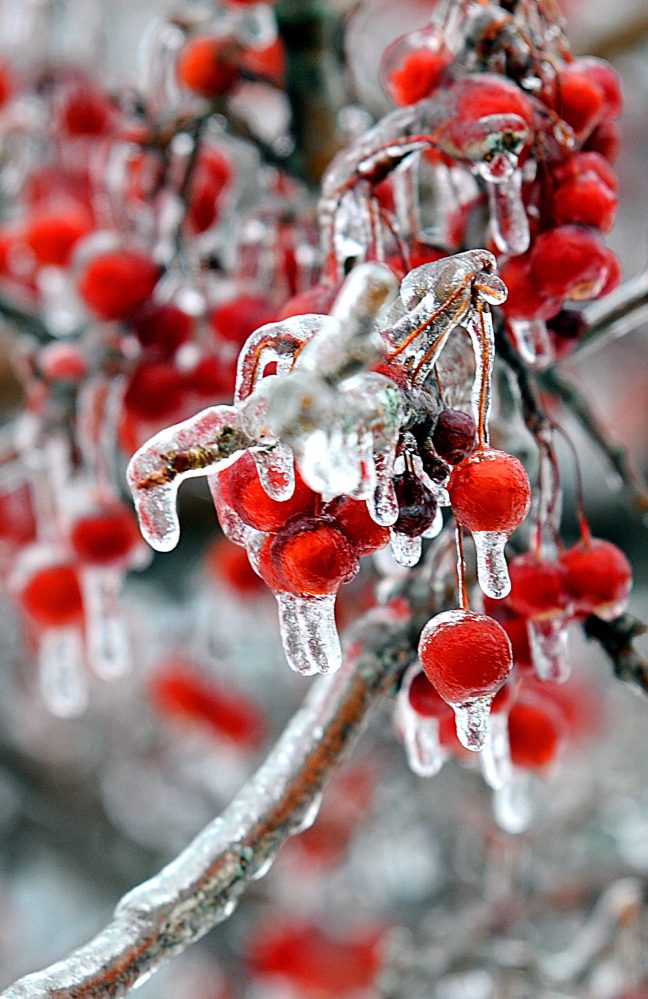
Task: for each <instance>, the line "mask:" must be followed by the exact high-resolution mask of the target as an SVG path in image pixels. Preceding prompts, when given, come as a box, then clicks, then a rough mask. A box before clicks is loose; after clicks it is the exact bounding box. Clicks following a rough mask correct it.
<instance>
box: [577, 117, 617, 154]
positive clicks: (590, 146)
mask: <svg viewBox="0 0 648 999" xmlns="http://www.w3.org/2000/svg"><path fill="white" fill-rule="evenodd" d="M583 149H585V150H588V151H589V150H591V151H592V152H596V153H600V155H601V156H604V157H605V159H606V160H607V161H608V163H614V162H615V161H616V159H617V157H618V155H619V152H620V150H621V137H620V135H619V129H618V128H617V126H616V125H615V123H614V122H613V121H602V122H601V124H600V125H597V127H596V128H595V129H594V131H593V132H592V134H591V135H590V136H589V137H588V139H587V142H586V143H585V144H584V146H583Z"/></svg>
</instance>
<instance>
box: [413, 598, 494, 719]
mask: <svg viewBox="0 0 648 999" xmlns="http://www.w3.org/2000/svg"><path fill="white" fill-rule="evenodd" d="M419 658H420V660H421V665H422V666H423V670H424V672H425V675H426V676H427V678H428V680H429V681H430V683H432V684H433V685H434V687H435V688H436V689H437V690H438V692H439V694H440V695H441V697H443V699H444V700H445V701H447V702H448V703H449V704H464V703H466V702H467V701H470V700H472V699H474V698H477V697H485V696H488V695H490V694H494V693H495V692H496V691H497V690H498V689H499V688H500V687H501V685H502V684H503V683H504V681H505V680H506V678H507V676H508V675H509V673H510V672H511V667H512V666H513V653H512V650H511V643H510V642H509V640H508V636H507V634H506V632H505V631H504V629H503V628H502V626H501V625H500V624H498V622H497V621H495V620H494V619H493V618H492V617H488V616H487V615H485V614H477V613H475V612H474V611H469V610H452V611H445V612H444V613H442V614H437V615H436V617H433V618H432V619H431V620H430V621H428V623H427V624H426V626H425V628H424V629H423V632H422V634H421V640H420V642H419Z"/></svg>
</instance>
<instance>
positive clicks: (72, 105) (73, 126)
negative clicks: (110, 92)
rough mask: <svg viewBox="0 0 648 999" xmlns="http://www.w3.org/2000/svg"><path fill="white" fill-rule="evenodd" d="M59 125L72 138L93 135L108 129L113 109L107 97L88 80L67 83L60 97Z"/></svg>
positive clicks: (103, 132)
mask: <svg viewBox="0 0 648 999" xmlns="http://www.w3.org/2000/svg"><path fill="white" fill-rule="evenodd" d="M59 116H60V122H61V126H62V128H63V129H64V131H66V132H67V134H68V135H69V136H71V137H73V138H78V137H80V136H88V137H94V136H98V135H104V134H105V133H106V132H108V131H109V129H110V127H111V124H112V120H113V109H112V105H111V103H110V101H109V100H108V97H107V96H106V95H105V94H104V93H103V92H102V91H101V90H99V89H98V88H97V87H95V85H94V84H92V83H90V81H89V80H80V81H77V82H75V83H71V84H69V85H68V86H67V87H66V88H65V90H64V91H63V93H62V95H61V99H60V107H59Z"/></svg>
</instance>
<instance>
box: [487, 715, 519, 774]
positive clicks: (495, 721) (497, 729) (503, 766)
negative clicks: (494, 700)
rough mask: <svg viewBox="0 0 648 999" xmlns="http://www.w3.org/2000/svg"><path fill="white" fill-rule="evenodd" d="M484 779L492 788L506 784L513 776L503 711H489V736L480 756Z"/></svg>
mask: <svg viewBox="0 0 648 999" xmlns="http://www.w3.org/2000/svg"><path fill="white" fill-rule="evenodd" d="M480 762H481V768H482V774H483V776H484V780H485V781H486V783H487V784H488V786H489V787H492V788H493V790H499V789H500V788H503V787H504V786H505V785H506V784H508V783H509V782H510V781H511V779H512V776H513V764H512V763H511V750H510V746H509V738H508V715H507V713H506V712H505V711H497V712H491V715H490V736H489V738H488V739H487V740H486V744H485V745H484V749H483V752H482V754H481V757H480Z"/></svg>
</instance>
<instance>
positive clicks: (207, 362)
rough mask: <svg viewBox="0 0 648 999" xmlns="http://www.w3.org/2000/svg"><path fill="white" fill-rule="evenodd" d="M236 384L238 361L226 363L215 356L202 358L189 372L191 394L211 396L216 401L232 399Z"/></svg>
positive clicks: (188, 384) (233, 359) (187, 383)
mask: <svg viewBox="0 0 648 999" xmlns="http://www.w3.org/2000/svg"><path fill="white" fill-rule="evenodd" d="M235 384H236V360H235V358H230V359H229V360H227V361H225V360H222V359H221V358H220V357H216V356H215V355H213V354H212V355H209V356H208V357H202V358H201V359H200V360H199V361H198V363H197V364H196V365H195V366H194V367H193V368H192V369H191V371H188V372H187V377H186V385H187V388H188V389H189V390H190V391H191V392H197V393H198V395H204V396H209V397H210V398H212V399H214V398H217V397H219V396H228V397H230V398H231V397H232V395H233V394H234V387H235Z"/></svg>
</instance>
